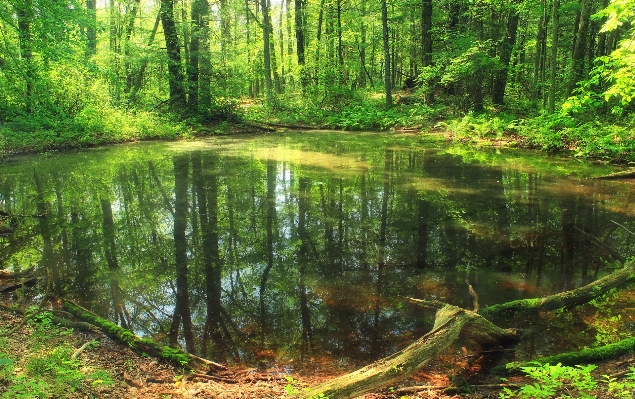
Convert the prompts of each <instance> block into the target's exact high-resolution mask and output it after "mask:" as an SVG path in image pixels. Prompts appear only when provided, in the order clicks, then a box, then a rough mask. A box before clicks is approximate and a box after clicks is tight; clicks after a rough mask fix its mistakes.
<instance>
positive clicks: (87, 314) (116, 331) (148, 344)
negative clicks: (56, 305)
mask: <svg viewBox="0 0 635 399" xmlns="http://www.w3.org/2000/svg"><path fill="white" fill-rule="evenodd" d="M60 301H61V302H62V304H63V305H62V306H63V308H64V310H65V311H67V312H68V313H70V314H72V315H73V316H75V317H77V318H79V319H81V320H84V321H85V322H87V323H90V324H92V325H94V326H96V327H98V328H99V329H100V330H101V331H102V332H104V333H105V334H106V335H107V336H109V337H110V338H113V339H115V340H117V341H119V342H123V343H125V344H126V345H128V346H129V347H130V348H131V349H132V350H134V351H136V352H139V353H147V354H150V355H153V356H156V357H158V358H161V359H164V360H166V361H168V362H170V363H172V364H175V365H177V366H184V367H187V368H190V369H193V370H196V369H199V368H205V367H208V368H212V369H215V370H227V367H225V366H223V365H222V364H219V363H216V362H213V361H211V360H207V359H203V358H201V357H198V356H195V355H192V354H191V353H187V352H185V351H182V350H180V349H175V348H171V347H169V346H167V345H161V344H158V343H156V342H154V341H153V340H151V339H148V338H141V337H138V336H136V335H135V334H133V333H132V332H130V331H129V330H127V329H125V328H122V327H119V326H118V325H116V324H114V323H112V322H110V321H108V320H106V319H103V318H101V317H99V316H98V315H96V314H95V313H93V312H91V311H89V310H87V309H85V308H83V307H81V306H79V305H77V304H75V303H73V302H71V301H68V300H64V299H60Z"/></svg>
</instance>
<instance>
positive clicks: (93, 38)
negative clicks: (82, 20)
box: [86, 0, 97, 57]
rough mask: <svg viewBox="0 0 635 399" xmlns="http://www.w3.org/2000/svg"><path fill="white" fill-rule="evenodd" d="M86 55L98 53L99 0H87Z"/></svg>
mask: <svg viewBox="0 0 635 399" xmlns="http://www.w3.org/2000/svg"><path fill="white" fill-rule="evenodd" d="M86 14H87V18H86V56H87V57H90V56H91V55H95V54H96V53H97V0H86Z"/></svg>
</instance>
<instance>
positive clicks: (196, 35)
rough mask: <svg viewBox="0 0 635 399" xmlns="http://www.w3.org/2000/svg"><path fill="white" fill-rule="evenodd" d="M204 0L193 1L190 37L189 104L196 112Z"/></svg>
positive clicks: (191, 109)
mask: <svg viewBox="0 0 635 399" xmlns="http://www.w3.org/2000/svg"><path fill="white" fill-rule="evenodd" d="M202 3H203V0H194V1H193V2H192V12H191V17H192V37H191V39H190V57H189V60H188V61H189V62H188V64H187V78H188V81H189V85H188V88H187V89H188V105H189V107H190V111H193V112H196V110H197V108H198V89H199V87H198V77H199V48H200V39H201V33H202V32H201V30H202V28H203V26H202V20H201V14H202V12H201V8H202V6H203V4H202Z"/></svg>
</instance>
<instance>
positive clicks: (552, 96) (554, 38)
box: [548, 0, 560, 114]
mask: <svg viewBox="0 0 635 399" xmlns="http://www.w3.org/2000/svg"><path fill="white" fill-rule="evenodd" d="M559 8H560V1H559V0H553V4H552V9H551V24H552V27H551V55H550V57H549V58H550V62H551V67H550V70H549V105H548V107H549V108H548V112H549V113H550V114H553V113H554V112H555V110H556V89H557V81H556V75H557V72H558V38H559V34H558V30H559V29H560V23H559V17H560V12H559V11H560V10H559Z"/></svg>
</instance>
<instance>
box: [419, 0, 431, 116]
mask: <svg viewBox="0 0 635 399" xmlns="http://www.w3.org/2000/svg"><path fill="white" fill-rule="evenodd" d="M431 65H432V0H421V66H422V67H424V68H425V67H429V66H431ZM426 102H427V103H428V104H432V103H433V102H434V91H433V90H432V88H431V87H430V88H429V90H428V92H427V93H426Z"/></svg>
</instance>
